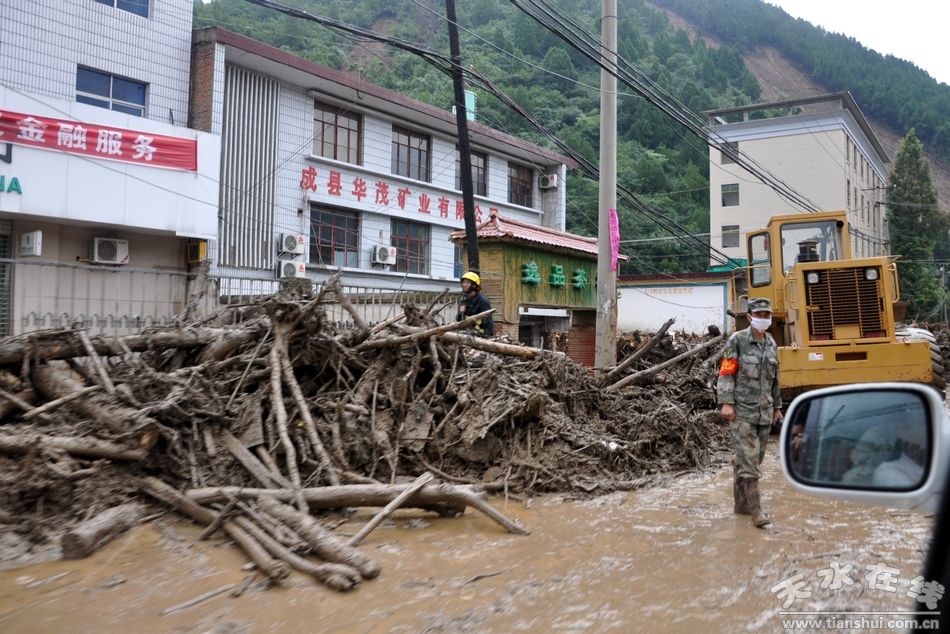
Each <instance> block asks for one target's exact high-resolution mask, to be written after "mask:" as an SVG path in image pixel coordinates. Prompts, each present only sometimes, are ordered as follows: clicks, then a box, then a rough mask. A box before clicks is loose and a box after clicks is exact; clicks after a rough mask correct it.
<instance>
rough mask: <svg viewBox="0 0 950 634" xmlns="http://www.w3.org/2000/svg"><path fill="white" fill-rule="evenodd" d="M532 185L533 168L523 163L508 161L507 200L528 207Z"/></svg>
mask: <svg viewBox="0 0 950 634" xmlns="http://www.w3.org/2000/svg"><path fill="white" fill-rule="evenodd" d="M532 185H534V170H532V169H531V168H530V167H525V166H524V165H517V164H515V163H508V202H510V203H511V204H513V205H521V206H522V207H530V206H531V190H532V189H533V188H532Z"/></svg>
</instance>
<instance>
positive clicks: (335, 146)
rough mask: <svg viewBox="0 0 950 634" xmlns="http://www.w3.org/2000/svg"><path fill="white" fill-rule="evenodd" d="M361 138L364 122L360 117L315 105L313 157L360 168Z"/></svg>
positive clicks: (335, 108)
mask: <svg viewBox="0 0 950 634" xmlns="http://www.w3.org/2000/svg"><path fill="white" fill-rule="evenodd" d="M362 136H363V118H362V117H361V116H360V115H358V114H356V113H353V112H350V111H348V110H347V109H345V108H337V107H336V106H330V105H327V104H323V103H317V104H315V106H314V115H313V153H314V154H315V155H316V156H322V157H323V158H328V159H333V160H334V161H343V162H344V163H353V164H354V165H361V164H362V160H361V159H362V157H361V155H360V146H361V145H362Z"/></svg>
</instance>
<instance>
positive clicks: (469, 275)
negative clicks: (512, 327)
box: [455, 271, 495, 337]
mask: <svg viewBox="0 0 950 634" xmlns="http://www.w3.org/2000/svg"><path fill="white" fill-rule="evenodd" d="M459 281H460V282H461V283H462V301H461V302H459V312H458V314H457V315H456V316H455V321H462V320H463V319H465V318H466V317H471V316H472V315H477V314H479V313H483V312H485V311H486V310H491V303H490V302H489V301H488V299H486V298H485V296H484V295H482V278H480V277H479V276H478V273H475V272H474V271H466V272H465V273H464V274H463V275H462V278H461V279H460V280H459ZM475 334H476V335H478V336H480V337H491V336H492V335H494V334H495V322H494V321H492V318H491V315H489V316H487V317H484V318H482V319H479V320H478V321H476V322H475Z"/></svg>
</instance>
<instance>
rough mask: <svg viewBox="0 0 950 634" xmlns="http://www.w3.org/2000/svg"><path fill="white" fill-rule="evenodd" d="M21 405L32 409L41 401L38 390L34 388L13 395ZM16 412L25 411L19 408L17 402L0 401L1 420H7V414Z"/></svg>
mask: <svg viewBox="0 0 950 634" xmlns="http://www.w3.org/2000/svg"><path fill="white" fill-rule="evenodd" d="M13 396H15V397H16V398H17V400H19V401H20V402H21V403H24V404H26V405H28V406H29V407H30V408H31V409H32V408H33V404H34V403H36V401H38V400H39V398H40V395H39V394H37V393H36V390H34V389H33V388H27V389H25V390H20V391H19V392H16V393H15V394H13ZM15 411H25V410H23V408H22V407H20V406H18V405H17V404H16V403H15V402H13V401H11V400H7V399H0V420H3V419H4V418H6V416H7V414H10V413H12V412H15Z"/></svg>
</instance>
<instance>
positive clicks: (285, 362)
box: [275, 335, 340, 484]
mask: <svg viewBox="0 0 950 634" xmlns="http://www.w3.org/2000/svg"><path fill="white" fill-rule="evenodd" d="M278 344H279V348H280V350H279V356H280V362H281V369H282V372H283V375H284V383H286V384H287V387H288V388H290V393H291V395H293V397H294V402H295V403H296V404H297V411H298V412H299V413H300V417H301V418H303V424H304V429H305V430H306V432H307V438H309V439H310V444H311V445H313V450H314V453H316V454H317V460H319V461H320V467H321V468H322V469H323V470H324V471H326V474H327V479H328V480H329V481H330V484H340V478H338V477H337V475H336V469H335V468H334V467H333V460H332V459H331V458H330V454H329V452H327V450H326V447H324V446H323V441H322V440H320V435H319V434H318V433H317V425H316V423H315V422H314V421H313V415H312V414H311V413H310V406H309V405H307V401H306V399H305V398H304V396H303V390H301V389H300V384H299V383H297V377H296V376H294V368H293V365H292V364H291V362H290V357H288V356H287V346H286V344H285V343H284V340H283V337H281V336H279V335H278V339H277V342H275V345H278Z"/></svg>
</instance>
